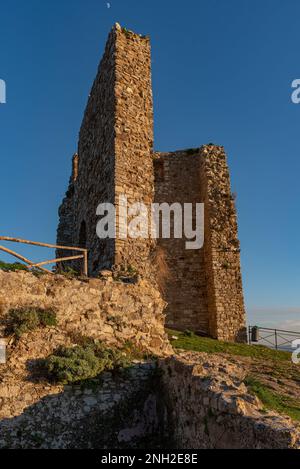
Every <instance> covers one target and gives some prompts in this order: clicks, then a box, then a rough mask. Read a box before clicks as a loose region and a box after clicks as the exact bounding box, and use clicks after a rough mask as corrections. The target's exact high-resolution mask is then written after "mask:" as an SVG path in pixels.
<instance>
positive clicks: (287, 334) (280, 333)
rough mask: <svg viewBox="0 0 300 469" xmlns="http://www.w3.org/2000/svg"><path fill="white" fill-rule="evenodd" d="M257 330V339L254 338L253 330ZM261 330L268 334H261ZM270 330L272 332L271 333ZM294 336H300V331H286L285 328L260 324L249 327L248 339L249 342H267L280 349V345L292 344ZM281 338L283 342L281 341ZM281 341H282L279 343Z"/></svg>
mask: <svg viewBox="0 0 300 469" xmlns="http://www.w3.org/2000/svg"><path fill="white" fill-rule="evenodd" d="M254 331H256V332H257V334H254V335H256V337H255V340H253V337H252V335H253V332H254ZM259 332H262V333H264V332H265V333H267V334H268V335H266V336H259ZM269 332H272V333H271V334H269ZM271 338H274V341H271ZM293 338H300V332H296V331H285V330H283V329H272V328H269V327H258V326H249V328H248V341H249V344H250V345H251V344H253V343H258V342H265V343H267V344H270V345H271V346H272V347H275V348H276V350H278V349H279V348H280V347H283V346H284V345H287V344H292V339H293ZM280 340H281V342H280ZM279 342H280V343H279Z"/></svg>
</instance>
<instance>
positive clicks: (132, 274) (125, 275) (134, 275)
mask: <svg viewBox="0 0 300 469" xmlns="http://www.w3.org/2000/svg"><path fill="white" fill-rule="evenodd" d="M138 276H139V275H138V271H137V270H136V269H135V267H133V266H132V265H122V266H119V267H118V268H117V269H114V270H113V278H114V280H116V281H121V282H124V283H136V282H137V280H138Z"/></svg>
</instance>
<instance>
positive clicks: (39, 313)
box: [6, 308, 57, 338]
mask: <svg viewBox="0 0 300 469" xmlns="http://www.w3.org/2000/svg"><path fill="white" fill-rule="evenodd" d="M7 323H8V325H7V327H6V334H7V335H14V336H15V337H17V338H20V337H21V336H22V335H23V334H25V333H26V332H30V331H34V330H35V329H38V328H40V327H55V326H56V325H57V318H56V313H55V312H54V311H52V310H44V309H39V308H28V309H27V308H26V309H25V308H20V309H12V310H10V311H9V313H8V317H7Z"/></svg>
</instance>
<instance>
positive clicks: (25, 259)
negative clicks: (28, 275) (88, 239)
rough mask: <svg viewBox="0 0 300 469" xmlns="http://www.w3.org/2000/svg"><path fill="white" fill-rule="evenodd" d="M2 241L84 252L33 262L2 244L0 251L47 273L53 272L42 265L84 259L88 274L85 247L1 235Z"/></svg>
mask: <svg viewBox="0 0 300 469" xmlns="http://www.w3.org/2000/svg"><path fill="white" fill-rule="evenodd" d="M0 241H9V242H13V243H21V244H30V245H32V246H41V247H46V248H52V249H61V250H64V251H78V252H80V253H82V254H81V255H78V256H70V257H60V258H56V259H51V260H48V261H43V262H38V263H36V262H32V261H31V260H29V259H27V258H26V257H24V256H22V255H21V254H18V253H17V252H15V251H12V250H11V249H8V248H6V247H4V246H1V245H0V251H3V252H6V253H7V254H10V255H12V256H14V257H16V258H17V259H19V260H21V261H23V262H25V267H26V268H27V269H28V270H30V269H32V268H37V269H39V270H42V271H43V272H46V273H47V274H53V272H51V270H48V269H45V268H44V267H42V266H43V265H47V264H54V263H60V262H66V261H70V260H76V259H83V264H84V265H83V273H84V275H86V276H87V275H88V250H87V249H85V248H79V247H74V246H59V245H56V244H49V243H40V242H38V241H29V240H27V239H19V238H11V237H9V236H0Z"/></svg>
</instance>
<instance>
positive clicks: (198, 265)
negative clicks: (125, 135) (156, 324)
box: [154, 145, 246, 341]
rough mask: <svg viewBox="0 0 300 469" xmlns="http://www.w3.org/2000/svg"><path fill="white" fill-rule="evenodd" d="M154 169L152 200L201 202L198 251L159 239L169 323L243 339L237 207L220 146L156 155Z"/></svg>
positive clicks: (223, 337) (179, 242)
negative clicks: (165, 273) (166, 274)
mask: <svg viewBox="0 0 300 469" xmlns="http://www.w3.org/2000/svg"><path fill="white" fill-rule="evenodd" d="M154 168H155V201H156V202H158V203H163V202H168V203H170V204H172V203H175V202H180V203H181V204H183V203H193V204H196V203H201V202H202V203H204V204H205V230H204V238H205V239H204V247H203V248H202V249H200V250H187V249H186V247H185V242H186V240H185V239H174V238H173V239H159V240H158V245H159V246H160V247H161V248H162V249H163V250H164V251H165V252H166V255H167V262H168V265H169V270H170V273H169V278H168V281H167V286H166V289H165V299H166V301H167V303H168V306H167V309H166V314H167V324H168V326H169V327H174V328H177V329H182V330H184V329H191V330H194V331H199V332H203V333H205V334H208V335H210V336H212V337H214V338H216V339H221V340H229V341H236V340H237V341H245V340H246V330H245V307H244V300H243V288H242V280H241V270H240V248H239V241H238V234H237V219H236V209H235V203H234V199H233V195H232V193H231V187H230V176H229V170H228V166H227V161H226V154H225V152H224V149H223V147H218V146H214V145H206V146H203V147H201V148H200V149H198V150H197V149H195V150H192V149H191V150H186V151H178V152H172V153H156V154H155V158H154ZM193 222H195V211H194V216H193Z"/></svg>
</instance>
